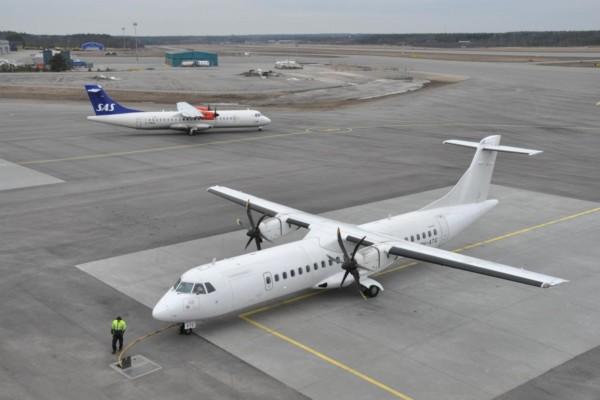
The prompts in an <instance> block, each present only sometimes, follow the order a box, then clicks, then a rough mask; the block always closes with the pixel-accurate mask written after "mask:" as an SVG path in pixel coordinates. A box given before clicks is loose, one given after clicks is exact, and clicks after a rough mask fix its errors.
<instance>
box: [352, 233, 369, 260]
mask: <svg viewBox="0 0 600 400" xmlns="http://www.w3.org/2000/svg"><path fill="white" fill-rule="evenodd" d="M366 238H367V237H366V236H363V237H362V239H360V240H359V241H358V243H356V246H354V251H353V252H352V259H353V260H354V256H355V255H356V252H357V251H358V249H359V247H360V246H361V245H362V244H363V242H364V241H365V239H366Z"/></svg>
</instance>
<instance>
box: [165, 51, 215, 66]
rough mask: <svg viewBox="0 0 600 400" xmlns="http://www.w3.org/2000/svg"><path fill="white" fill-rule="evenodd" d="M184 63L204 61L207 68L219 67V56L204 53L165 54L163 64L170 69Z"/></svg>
mask: <svg viewBox="0 0 600 400" xmlns="http://www.w3.org/2000/svg"><path fill="white" fill-rule="evenodd" d="M185 61H204V62H208V63H209V66H211V67H216V66H218V65H219V56H218V54H217V53H208V52H205V51H169V52H166V53H165V63H166V64H168V65H170V66H172V67H181V65H182V63H183V62H185Z"/></svg>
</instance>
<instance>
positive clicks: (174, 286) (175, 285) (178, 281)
mask: <svg viewBox="0 0 600 400" xmlns="http://www.w3.org/2000/svg"><path fill="white" fill-rule="evenodd" d="M180 282H181V278H179V279H177V282H175V284H174V285H173V289H177V286H179V283H180Z"/></svg>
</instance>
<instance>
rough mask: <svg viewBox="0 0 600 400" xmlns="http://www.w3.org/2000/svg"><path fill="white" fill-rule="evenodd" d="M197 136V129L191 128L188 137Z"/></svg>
mask: <svg viewBox="0 0 600 400" xmlns="http://www.w3.org/2000/svg"><path fill="white" fill-rule="evenodd" d="M197 134H198V129H194V128H191V129H189V130H188V135H190V136H196V135H197Z"/></svg>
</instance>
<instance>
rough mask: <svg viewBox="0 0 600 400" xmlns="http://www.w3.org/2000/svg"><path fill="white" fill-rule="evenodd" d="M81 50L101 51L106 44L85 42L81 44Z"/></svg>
mask: <svg viewBox="0 0 600 400" xmlns="http://www.w3.org/2000/svg"><path fill="white" fill-rule="evenodd" d="M80 48H81V50H89V51H99V50H104V45H103V44H102V43H98V42H85V43H82V44H81V46H80Z"/></svg>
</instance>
